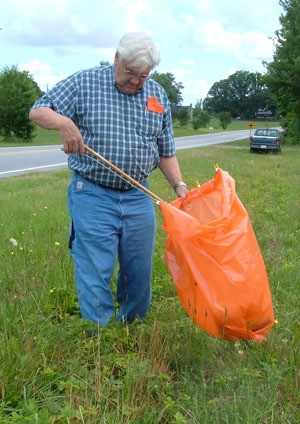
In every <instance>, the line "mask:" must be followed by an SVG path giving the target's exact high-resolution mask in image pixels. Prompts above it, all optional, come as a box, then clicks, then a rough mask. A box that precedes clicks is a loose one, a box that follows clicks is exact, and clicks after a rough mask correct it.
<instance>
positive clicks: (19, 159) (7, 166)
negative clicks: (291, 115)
mask: <svg viewBox="0 0 300 424" xmlns="http://www.w3.org/2000/svg"><path fill="white" fill-rule="evenodd" d="M248 137H249V130H241V131H227V132H222V133H211V134H204V135H195V136H190V137H179V138H176V139H175V142H176V148H177V150H181V149H190V148H194V147H203V146H211V145H213V144H219V143H226V142H230V141H235V140H241V139H244V138H248ZM64 168H67V156H66V155H65V154H64V153H63V152H62V151H61V146H30V147H2V148H0V178H9V177H15V176H19V175H25V174H28V173H32V172H45V171H54V170H58V169H64Z"/></svg>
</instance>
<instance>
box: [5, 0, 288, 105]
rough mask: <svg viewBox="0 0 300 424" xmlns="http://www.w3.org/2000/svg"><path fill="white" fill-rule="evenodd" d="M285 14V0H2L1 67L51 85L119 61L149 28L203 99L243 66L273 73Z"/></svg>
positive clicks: (193, 94) (191, 91)
mask: <svg viewBox="0 0 300 424" xmlns="http://www.w3.org/2000/svg"><path fill="white" fill-rule="evenodd" d="M282 13H283V9H282V7H281V6H280V5H279V0H263V1H262V0H252V1H249V0H43V1H41V0H1V13H0V28H1V30H0V70H2V69H3V68H4V67H11V66H13V65H16V66H18V69H19V70H20V71H24V70H25V71H28V72H29V73H30V75H31V76H32V78H33V79H34V80H35V81H36V82H37V84H38V85H39V87H40V88H41V89H42V90H43V91H46V90H47V88H49V89H50V88H51V87H52V86H53V85H54V84H55V83H57V82H59V81H61V80H62V79H64V78H65V77H67V76H69V75H71V74H73V73H74V72H77V71H79V70H81V69H88V68H92V67H94V66H99V64H100V61H108V62H110V63H113V59H114V54H115V50H116V46H117V44H118V41H119V39H120V38H121V37H122V36H123V35H124V34H125V33H127V32H131V31H145V32H147V33H149V34H150V35H151V36H152V37H153V39H154V41H155V43H156V44H157V45H158V46H159V49H160V53H161V62H160V64H159V66H158V67H157V68H156V70H157V71H158V72H160V73H163V72H171V73H172V74H173V75H174V76H175V80H176V82H178V83H179V82H180V83H182V85H183V86H184V88H183V89H182V92H181V93H182V97H183V104H184V105H189V104H193V105H195V103H196V102H197V101H198V100H203V99H204V98H205V97H206V95H207V93H208V91H209V89H210V88H211V87H212V85H213V84H214V83H215V82H219V81H221V80H222V79H226V78H228V76H229V75H231V74H233V73H235V72H236V71H241V70H244V71H248V72H260V73H262V74H263V73H265V72H266V69H265V67H264V66H263V64H262V62H263V61H267V62H271V61H272V59H273V54H274V42H273V39H274V35H275V31H276V30H278V29H280V28H281V26H280V22H279V17H280V15H281V14H282Z"/></svg>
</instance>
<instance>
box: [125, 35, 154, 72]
mask: <svg viewBox="0 0 300 424" xmlns="http://www.w3.org/2000/svg"><path fill="white" fill-rule="evenodd" d="M117 55H118V58H119V60H120V61H123V60H126V61H128V62H131V63H132V65H133V66H135V67H136V68H139V69H145V68H148V67H151V69H153V68H154V67H155V66H157V65H158V64H159V62H160V52H159V49H158V47H157V46H156V45H155V44H154V41H153V40H152V38H151V37H150V36H149V35H148V34H146V33H145V32H129V33H128V34H125V35H124V36H123V37H122V38H121V40H120V41H119V45H118V47H117Z"/></svg>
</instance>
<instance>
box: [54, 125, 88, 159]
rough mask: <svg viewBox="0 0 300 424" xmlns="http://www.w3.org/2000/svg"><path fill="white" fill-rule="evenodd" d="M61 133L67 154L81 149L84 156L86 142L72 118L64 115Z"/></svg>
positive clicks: (80, 151)
mask: <svg viewBox="0 0 300 424" xmlns="http://www.w3.org/2000/svg"><path fill="white" fill-rule="evenodd" d="M59 134H60V138H61V139H62V141H63V143H64V148H63V150H64V152H65V153H66V154H68V153H76V152H78V151H79V153H80V155H81V156H83V154H84V142H83V139H82V135H81V134H80V131H79V129H78V128H77V127H76V125H75V124H74V122H73V121H72V120H71V119H69V118H66V117H63V119H62V122H61V123H60V129H59Z"/></svg>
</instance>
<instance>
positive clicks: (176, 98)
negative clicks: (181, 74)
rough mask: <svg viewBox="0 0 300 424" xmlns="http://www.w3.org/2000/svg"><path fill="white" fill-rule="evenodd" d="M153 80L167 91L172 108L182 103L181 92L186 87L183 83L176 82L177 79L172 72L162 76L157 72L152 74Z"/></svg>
mask: <svg viewBox="0 0 300 424" xmlns="http://www.w3.org/2000/svg"><path fill="white" fill-rule="evenodd" d="M152 78H153V79H154V80H155V81H156V82H158V83H159V84H160V85H161V86H162V87H163V88H164V89H165V91H166V93H167V95H168V98H169V100H170V103H171V106H177V105H180V104H181V103H182V95H181V90H182V89H183V88H184V87H183V85H182V83H181V82H176V81H175V77H174V75H173V74H171V72H167V73H162V74H160V73H158V72H157V71H155V72H154V73H153V74H152Z"/></svg>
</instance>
